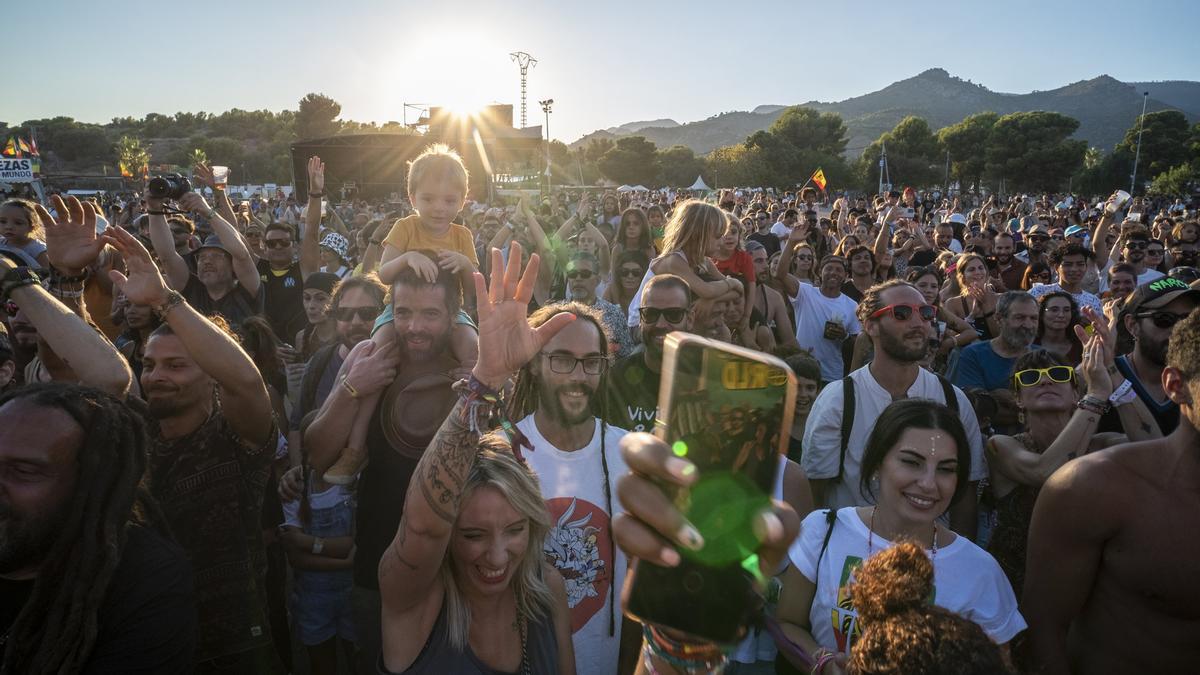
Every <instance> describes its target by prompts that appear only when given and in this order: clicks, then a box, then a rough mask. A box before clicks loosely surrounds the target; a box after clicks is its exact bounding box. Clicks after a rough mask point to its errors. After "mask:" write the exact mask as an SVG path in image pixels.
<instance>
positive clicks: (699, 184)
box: [688, 176, 712, 190]
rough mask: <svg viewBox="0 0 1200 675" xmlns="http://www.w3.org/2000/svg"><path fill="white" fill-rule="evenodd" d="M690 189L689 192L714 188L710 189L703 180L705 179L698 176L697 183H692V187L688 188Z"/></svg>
mask: <svg viewBox="0 0 1200 675" xmlns="http://www.w3.org/2000/svg"><path fill="white" fill-rule="evenodd" d="M688 189H689V190H711V189H712V188H710V187H708V186H707V185H705V184H704V178H703V177H701V176H696V182H695V183H692V187H690V188H688Z"/></svg>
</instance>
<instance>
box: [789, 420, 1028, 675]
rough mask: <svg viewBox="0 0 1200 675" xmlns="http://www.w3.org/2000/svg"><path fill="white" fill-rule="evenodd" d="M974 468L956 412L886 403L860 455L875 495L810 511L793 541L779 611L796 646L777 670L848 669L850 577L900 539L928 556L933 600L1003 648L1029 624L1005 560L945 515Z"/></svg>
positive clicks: (852, 627)
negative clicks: (864, 502)
mask: <svg viewBox="0 0 1200 675" xmlns="http://www.w3.org/2000/svg"><path fill="white" fill-rule="evenodd" d="M970 475H971V450H970V444H969V441H968V440H967V433H966V431H965V430H964V429H963V425H962V422H961V421H960V420H959V417H958V415H957V414H956V413H954V412H952V411H951V410H950V409H949V408H947V407H946V406H944V405H942V404H940V403H936V402H933V401H929V400H925V399H905V400H901V401H897V402H895V403H892V404H891V405H889V406H888V407H887V408H885V409H884V411H883V413H882V414H881V415H880V416H879V419H878V420H877V421H876V422H875V426H874V428H873V429H872V431H871V434H870V436H869V437H868V439H867V444H866V450H865V452H864V454H863V460H862V491H863V493H864V494H866V495H868V496H869V497H870V498H871V500H872V501H873V502H874V503H873V504H871V505H868V506H857V507H855V506H850V507H846V508H842V509H838V510H836V511H825V510H818V511H814V512H812V513H811V514H809V515H808V517H807V518H805V519H804V522H803V524H802V525H801V527H800V536H799V537H798V538H797V539H796V540H795V541H794V542H793V543H792V545H791V547H790V548H789V549H788V558H789V560H790V561H791V563H792V564H791V566H790V567H788V569H787V570H786V571H785V572H784V573H783V590H782V592H781V593H780V597H779V608H778V612H777V616H778V618H779V623H780V627H781V628H782V631H783V633H784V635H786V636H787V638H788V641H789V642H790V643H791V645H792V648H787V647H785V648H783V649H782V650H781V654H782V655H783V656H784V657H785V658H786V660H787V661H786V662H784V661H783V660H782V659H781V660H779V661H776V672H779V673H796V672H811V673H820V674H824V675H831V674H834V673H838V674H840V673H843V672H844V671H845V667H846V659H847V657H848V655H849V654H850V653H851V651H852V650H853V649H854V648H855V645H856V641H857V639H858V638H859V636H860V635H861V632H862V628H861V626H860V625H859V622H858V614H857V611H856V609H855V605H854V600H853V598H852V597H851V596H850V594H849V593H848V585H849V583H850V581H851V580H852V579H853V574H854V571H855V570H856V569H857V568H858V566H859V565H861V564H862V562H863V561H864V560H867V559H869V558H870V557H871V555H872V554H874V553H878V552H880V551H883V550H886V549H888V548H891V547H892V546H894V545H895V544H896V543H898V542H900V541H911V542H913V543H915V544H916V545H917V546H919V547H920V548H921V549H922V550H923V551H924V552H925V554H926V555H928V556H929V558H930V561H931V562H932V564H933V574H934V584H933V585H934V589H935V590H934V593H933V602H934V604H936V605H937V606H939V607H943V608H945V609H947V610H950V611H952V612H956V613H958V614H961V615H962V616H964V617H966V618H967V619H970V620H971V621H974V622H975V623H976V624H978V625H979V626H980V627H981V628H982V629H983V631H984V632H985V633H987V635H988V637H990V638H991V639H992V641H993V642H995V643H997V644H999V645H1002V647H1001V648H1002V649H1004V648H1005V647H1003V645H1006V644H1007V643H1008V641H1009V640H1011V639H1012V638H1013V637H1014V636H1015V635H1017V634H1018V633H1019V632H1021V631H1022V630H1024V628H1025V621H1024V619H1023V618H1022V617H1021V615H1020V613H1019V612H1018V611H1017V600H1016V597H1015V596H1014V595H1013V593H1012V589H1010V588H1008V587H1007V585H1006V584H1004V582H1003V581H1002V578H1003V572H1002V571H1001V570H1000V568H999V566H998V565H996V563H995V561H994V560H992V558H991V556H989V555H988V554H987V552H985V551H983V550H982V549H980V548H979V547H978V546H976V545H975V544H973V543H971V541H970V540H968V539H967V538H965V537H961V536H958V535H957V534H955V533H954V532H953V531H952V530H950V529H948V528H947V527H945V526H943V525H942V524H940V523H939V522H938V520H939V518H941V516H942V515H943V514H945V513H946V512H947V510H949V508H950V507H951V505H952V504H954V503H955V502H957V501H958V500H959V499H961V498H963V497H964V496H965V494H966V490H967V486H968V484H969V481H970ZM785 644H787V643H785ZM796 648H798V649H796ZM800 651H803V652H805V653H807V654H808V661H809V662H807V663H806V662H805V660H804V659H802V658H801V657H800V655H799V652H800ZM814 661H815V666H814V664H813V663H812V662H814ZM800 669H803V670H802V671H801V670H800Z"/></svg>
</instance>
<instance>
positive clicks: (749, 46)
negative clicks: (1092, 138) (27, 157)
mask: <svg viewBox="0 0 1200 675" xmlns="http://www.w3.org/2000/svg"><path fill="white" fill-rule="evenodd" d="M5 5H6V7H5V10H4V14H5V19H6V22H7V23H8V25H10V26H27V27H30V30H27V31H23V32H24V34H25V35H26V36H28V37H29V38H30V39H27V40H19V41H17V42H19V45H20V46H19V48H17V49H15V50H12V51H10V52H9V57H8V63H9V66H10V68H9V70H8V76H7V79H8V81H9V82H10V85H9V88H8V95H6V96H3V97H0V121H4V122H8V123H9V124H18V123H20V122H23V121H25V120H28V119H38V118H43V117H54V116H59V115H63V116H68V117H73V118H75V119H77V120H81V121H85V122H97V123H104V122H108V121H109V120H111V119H112V118H114V117H123V116H134V117H141V116H144V115H145V114H146V113H148V112H159V113H163V114H168V115H169V114H173V113H175V112H178V111H189V112H199V111H205V112H221V111H224V110H227V109H229V108H242V109H251V110H255V109H264V108H265V109H270V110H282V109H295V108H296V106H297V102H298V101H299V100H300V99H301V98H302V97H303V96H304V95H305V94H307V93H309V92H320V93H323V94H325V95H327V96H330V97H332V98H333V99H334V100H336V101H338V102H339V103H340V104H341V105H342V115H341V117H342V119H350V120H355V121H360V122H370V121H374V122H378V123H383V122H386V121H389V120H397V121H403V119H404V103H406V102H407V103H423V104H433V105H446V106H451V107H454V108H459V109H469V108H472V107H478V106H480V105H484V104H488V103H511V104H513V106H514V117H516V118H518V122H517V123H518V125H519V115H520V113H519V104H520V78H519V73H518V70H517V66H516V64H514V63H513V62H512V61H511V59H510V58H509V53H510V52H515V51H524V52H528V53H529V54H532V55H533V56H534V57H535V58H536V59H537V64H536V65H535V66H534V67H533V68H531V69H530V71H529V92H528V101H529V124H530V125H537V124H541V123H542V122H543V114H542V112H541V110H540V108H539V107H538V105H537V101H538V100H540V99H545V98H553V99H554V101H555V103H554V106H553V113H552V115H551V117H550V131H551V136H553V137H554V138H557V139H561V140H564V141H566V142H568V143H570V142H572V141H574V140H576V139H578V138H579V137H580V136H582V135H584V134H586V133H589V132H591V131H594V130H596V129H601V128H606V127H610V126H616V125H619V124H624V123H626V122H632V121H638V120H653V119H659V118H671V119H674V120H676V121H678V122H688V121H694V120H698V119H704V118H706V117H710V116H712V115H716V114H719V113H722V112H727V111H731V110H750V109H753V108H754V107H755V106H758V105H761V104H780V105H786V104H795V103H803V102H805V101H810V100H819V101H839V100H843V99H846V98H849V97H853V96H858V95H862V94H866V93H869V92H871V91H875V90H877V89H880V88H882V87H885V86H887V85H888V84H890V83H892V82H895V81H897V80H902V79H904V78H907V77H911V76H913V75H916V74H918V73H920V72H921V71H923V70H926V69H928V68H934V67H940V68H944V69H946V70H947V71H949V73H950V74H951V75H954V76H957V77H961V78H963V79H967V80H971V81H972V82H975V83H977V84H981V85H983V86H985V87H987V88H989V89H992V90H994V91H1003V92H1013V93H1025V92H1029V91H1032V90H1046V89H1053V88H1057V87H1060V86H1063V85H1066V84H1069V83H1071V82H1076V81H1079V80H1085V79H1090V78H1093V77H1096V76H1098V75H1101V74H1108V75H1111V76H1113V77H1115V78H1117V79H1119V80H1123V81H1144V80H1172V79H1192V80H1196V79H1200V41H1198V40H1196V39H1195V35H1194V31H1195V27H1196V26H1197V25H1200V2H1196V1H1195V0H1178V1H1174V2H1168V1H1155V0H1144V1H1142V2H1138V3H1130V2H1128V1H1124V2H1114V1H1110V0H1097V1H1087V2H1084V1H1075V2H1055V1H1053V0H1040V1H1035V2H1031V1H1028V0H1004V1H1003V2H988V3H983V2H977V1H975V0H960V1H958V2H925V1H922V0H913V1H910V2H905V3H898V2H895V1H894V0H889V1H883V2H880V1H876V0H867V1H862V0H858V1H855V2H835V1H830V0H824V1H823V2H801V1H799V0H792V1H787V0H781V1H778V2H774V1H762V2H755V1H753V0H751V1H749V2H741V3H733V2H709V1H708V0H692V1H691V2H665V1H663V2H659V1H655V0H641V1H638V2H632V1H627V0H605V2H586V3H584V2H576V1H574V0H559V1H558V2H545V1H533V0H529V1H525V0H508V1H506V2H494V1H492V2H483V1H476V2H460V1H456V0H433V1H426V2H408V1H403V0H390V1H379V0H337V1H336V2H329V1H328V0H325V1H321V2H317V1H314V0H290V1H287V2H282V1H278V0H251V1H249V2H226V1H225V0H208V1H207V2H195V3H182V2H169V1H168V2H163V1H162V0H154V1H153V2H151V1H145V0H134V1H132V2H113V3H105V2H95V0H86V1H85V0H39V1H37V2H33V1H30V0H10V1H9V2H5ZM14 54H15V61H14ZM13 66H16V67H15V68H14V67H13ZM14 85H15V86H14ZM409 121H412V113H411V112H410V113H409Z"/></svg>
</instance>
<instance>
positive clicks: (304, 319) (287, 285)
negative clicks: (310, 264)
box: [258, 260, 308, 344]
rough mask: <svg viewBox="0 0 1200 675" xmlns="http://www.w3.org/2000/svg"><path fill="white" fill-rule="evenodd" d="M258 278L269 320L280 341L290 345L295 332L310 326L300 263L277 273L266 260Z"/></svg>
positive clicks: (260, 262) (260, 268) (260, 263)
mask: <svg viewBox="0 0 1200 675" xmlns="http://www.w3.org/2000/svg"><path fill="white" fill-rule="evenodd" d="M258 278H259V279H261V280H262V288H263V301H264V304H265V307H266V311H265V314H266V317H267V321H270V322H271V330H273V331H275V336H276V337H278V338H279V339H280V340H283V341H284V342H286V343H288V344H291V343H292V340H294V339H296V333H298V332H300V330H301V329H303V328H304V327H305V326H307V325H308V316H307V315H305V313H304V275H303V274H301V273H300V263H292V264H291V266H289V267H287V268H285V269H282V270H277V269H275V268H273V267H271V263H269V262H267V261H266V260H259V261H258Z"/></svg>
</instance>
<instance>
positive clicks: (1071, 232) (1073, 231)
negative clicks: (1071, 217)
mask: <svg viewBox="0 0 1200 675" xmlns="http://www.w3.org/2000/svg"><path fill="white" fill-rule="evenodd" d="M1063 234H1064V235H1066V236H1068V237H1074V236H1075V235H1077V234H1078V235H1081V236H1082V235H1086V234H1087V230H1085V229H1083V228H1082V227H1080V226H1078V225H1072V226H1070V227H1068V228H1067V230H1066V232H1063Z"/></svg>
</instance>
